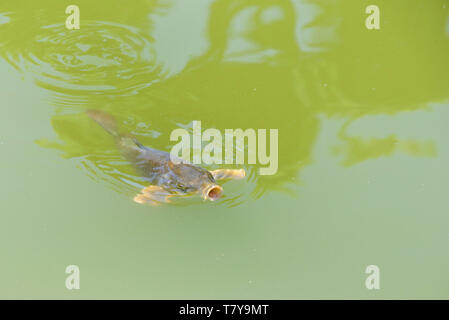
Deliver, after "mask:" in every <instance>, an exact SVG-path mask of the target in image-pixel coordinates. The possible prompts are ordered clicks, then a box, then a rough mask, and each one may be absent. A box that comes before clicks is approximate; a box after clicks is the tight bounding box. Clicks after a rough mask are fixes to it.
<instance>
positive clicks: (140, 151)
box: [87, 110, 216, 193]
mask: <svg viewBox="0 0 449 320" xmlns="http://www.w3.org/2000/svg"><path fill="white" fill-rule="evenodd" d="M87 114H88V115H89V116H90V117H91V118H92V119H93V120H95V121H96V122H97V123H98V124H100V125H101V126H102V127H103V128H104V129H105V130H106V131H108V132H109V133H110V134H111V135H112V136H114V138H115V139H116V143H117V146H118V148H119V149H120V151H121V153H122V154H123V156H124V157H125V158H126V159H127V160H128V161H130V162H131V163H132V164H133V165H134V167H135V168H136V170H137V171H138V173H139V174H141V175H142V176H143V177H144V178H145V179H146V180H147V181H148V182H149V183H150V184H151V185H156V186H160V187H162V188H164V189H166V190H168V191H170V192H173V193H200V192H203V191H204V190H206V189H207V188H208V187H210V186H211V185H216V182H215V179H214V177H213V176H212V174H211V173H210V172H209V171H207V170H205V169H203V168H201V167H199V166H196V165H193V164H191V163H187V162H186V161H184V160H181V159H176V160H177V161H176V163H174V162H173V161H172V160H171V158H170V153H168V152H165V151H160V150H156V149H153V148H149V147H145V146H143V145H142V144H141V143H140V142H138V141H137V140H136V139H135V138H133V137H130V136H128V135H122V134H120V133H119V132H118V130H117V126H116V123H115V120H114V118H113V117H112V116H110V115H109V114H107V113H104V112H102V111H98V110H89V111H87Z"/></svg>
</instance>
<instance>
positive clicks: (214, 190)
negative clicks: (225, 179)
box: [204, 184, 223, 201]
mask: <svg viewBox="0 0 449 320" xmlns="http://www.w3.org/2000/svg"><path fill="white" fill-rule="evenodd" d="M222 193H223V188H222V187H221V186H219V185H218V184H214V185H211V186H209V187H208V188H206V190H205V192H204V198H205V199H207V200H211V201H215V200H217V199H219V198H220V197H221V194H222Z"/></svg>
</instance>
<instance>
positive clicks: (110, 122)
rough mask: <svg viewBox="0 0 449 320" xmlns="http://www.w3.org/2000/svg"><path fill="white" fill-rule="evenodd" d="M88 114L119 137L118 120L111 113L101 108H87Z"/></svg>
mask: <svg viewBox="0 0 449 320" xmlns="http://www.w3.org/2000/svg"><path fill="white" fill-rule="evenodd" d="M86 113H87V115H88V116H89V117H90V118H91V119H92V120H94V121H95V122H96V123H98V124H99V125H100V126H101V127H103V129H105V130H106V131H107V132H108V133H109V134H111V135H112V136H114V137H119V136H120V135H119V133H118V129H117V121H116V120H115V118H114V117H113V116H111V115H110V114H109V113H106V112H104V111H100V110H93V109H91V110H87V111H86Z"/></svg>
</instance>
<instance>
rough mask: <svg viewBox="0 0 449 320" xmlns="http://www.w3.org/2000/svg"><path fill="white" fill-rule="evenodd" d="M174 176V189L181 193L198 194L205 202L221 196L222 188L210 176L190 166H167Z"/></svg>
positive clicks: (203, 170)
mask: <svg viewBox="0 0 449 320" xmlns="http://www.w3.org/2000/svg"><path fill="white" fill-rule="evenodd" d="M169 167H170V169H171V171H172V172H173V173H174V175H175V179H174V180H175V181H174V187H175V188H176V189H177V190H179V191H181V192H183V193H200V194H201V195H202V197H203V198H204V199H205V200H210V201H215V200H217V199H219V198H220V197H221V195H222V194H223V188H222V187H221V186H220V185H218V184H217V183H216V182H215V179H214V177H213V176H212V174H211V173H210V172H209V171H207V170H205V169H203V168H200V167H197V166H194V165H191V164H185V163H182V164H178V165H174V164H169Z"/></svg>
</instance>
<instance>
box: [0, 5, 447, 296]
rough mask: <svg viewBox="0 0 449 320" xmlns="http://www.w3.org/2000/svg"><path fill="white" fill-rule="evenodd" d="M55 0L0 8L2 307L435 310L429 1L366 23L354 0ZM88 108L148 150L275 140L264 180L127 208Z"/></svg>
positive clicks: (113, 152) (131, 189)
mask: <svg viewBox="0 0 449 320" xmlns="http://www.w3.org/2000/svg"><path fill="white" fill-rule="evenodd" d="M70 4H72V3H70V2H68V1H62V2H61V1H58V3H57V4H56V2H55V1H50V0H44V1H39V2H36V1H25V0H20V1H15V2H14V3H12V2H8V3H2V4H0V94H1V96H2V97H3V99H2V103H1V105H2V110H3V116H2V117H1V118H0V124H1V125H0V128H1V131H0V150H2V151H1V152H2V157H1V159H0V174H1V177H2V181H3V183H2V184H1V186H2V190H1V191H2V192H1V199H0V209H1V215H0V243H1V245H0V248H1V249H0V250H1V251H0V252H1V256H2V260H1V264H0V271H1V272H0V288H1V290H0V297H1V298H64V299H66V298H67V299H69V298H151V299H163V298H172V299H173V298H193V299H195V298H202V299H213V298H241V299H244V298H252V299H257V298H264V299H278V298H282V299H298V298H449V272H448V270H449V256H448V245H449V215H448V209H449V204H448V202H447V190H448V187H449V185H448V181H449V170H448V166H447V164H448V161H449V146H448V144H447V136H448V134H449V131H448V126H447V121H448V120H449V108H448V107H449V102H448V101H449V78H448V74H449V61H448V59H447V58H448V53H449V27H448V26H449V4H448V3H447V0H434V1H419V0H416V1H405V0H401V1H399V0H398V1H394V3H392V2H387V1H379V3H377V4H378V5H379V7H380V10H381V29H380V30H368V29H366V28H365V25H364V21H365V18H366V16H367V15H366V14H365V7H366V6H367V5H369V4H372V3H371V2H369V1H360V0H357V1H356V0H353V1H327V2H323V1H307V0H297V1H282V2H279V1H274V0H272V1H269V0H260V1H249V0H245V1H241V0H238V1H237V0H236V1H234V0H216V1H209V0H208V1H181V0H176V1H133V3H132V5H131V4H128V5H126V6H125V5H123V2H122V1H118V0H116V1H103V0H101V1H100V0H98V1H94V2H92V1H86V0H80V1H77V5H78V6H79V7H80V11H81V28H80V29H79V30H67V28H66V27H65V20H66V17H67V15H66V14H65V8H66V7H67V6H68V5H70ZM91 108H95V109H100V110H104V111H107V112H109V113H111V114H113V115H114V116H115V117H116V118H117V119H118V121H119V123H120V125H121V127H122V128H123V130H125V131H128V132H130V133H132V134H133V135H135V136H136V137H137V138H138V139H139V140H140V141H141V142H142V143H143V144H145V145H148V146H152V147H154V148H157V149H160V150H166V151H169V150H170V148H171V146H172V145H173V143H172V142H170V141H169V136H170V133H171V132H172V130H174V129H176V128H186V129H188V130H191V127H192V122H193V121H194V120H201V122H202V126H203V128H217V129H220V130H224V129H226V128H243V129H245V128H255V129H258V128H266V129H269V128H276V129H278V130H279V169H278V172H277V174H276V175H273V176H260V175H258V174H257V172H258V168H259V167H260V165H245V168H246V170H247V171H248V178H247V179H245V180H243V181H231V182H227V183H226V184H224V188H225V197H224V198H223V199H221V200H220V201H218V202H215V203H206V202H203V201H202V200H201V199H199V198H192V199H188V200H186V201H184V202H182V203H180V204H177V205H175V206H160V207H146V206H140V205H138V204H135V203H133V202H132V197H133V195H134V194H136V193H137V192H138V191H139V189H140V187H141V186H142V185H143V184H144V181H142V179H141V177H139V176H137V175H136V174H135V172H134V171H133V169H132V167H131V166H130V164H129V163H127V162H126V161H125V160H124V159H123V158H122V157H121V156H120V153H119V152H118V150H117V149H116V148H115V145H114V142H113V139H112V138H111V137H110V136H108V135H107V134H106V133H105V132H104V131H103V130H102V129H101V128H100V127H98V126H97V125H96V124H94V123H92V121H91V120H89V119H88V118H87V117H86V116H85V114H84V111H85V110H86V109H91ZM206 167H207V168H208V169H214V168H215V167H217V166H206ZM229 167H232V166H229ZM235 167H237V166H235ZM70 264H75V265H78V266H79V267H80V270H81V289H80V290H74V291H69V290H67V289H66V288H65V285H64V282H65V277H66V276H67V275H66V274H65V273H64V271H65V268H66V266H68V265H70ZM371 264H374V265H378V266H379V268H380V270H381V289H380V290H374V291H370V290H367V289H366V288H365V278H366V276H367V275H366V274H365V273H364V271H365V268H366V266H368V265H371Z"/></svg>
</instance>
